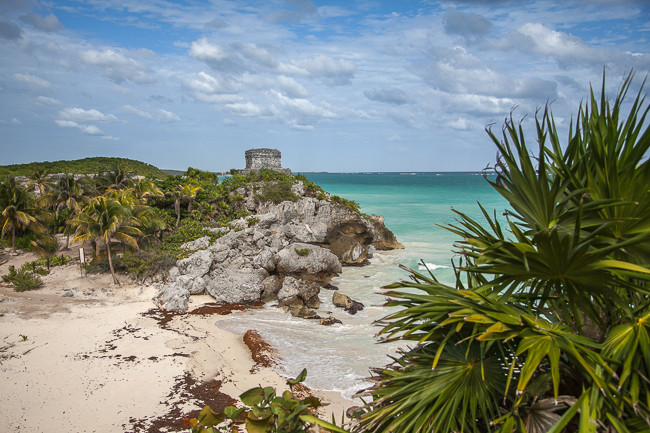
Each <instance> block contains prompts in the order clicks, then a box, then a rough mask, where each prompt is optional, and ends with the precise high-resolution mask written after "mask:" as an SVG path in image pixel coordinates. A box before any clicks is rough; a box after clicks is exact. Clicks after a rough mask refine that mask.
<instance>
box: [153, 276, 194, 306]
mask: <svg viewBox="0 0 650 433" xmlns="http://www.w3.org/2000/svg"><path fill="white" fill-rule="evenodd" d="M189 299H190V292H189V290H187V289H185V288H183V287H182V286H180V285H178V284H176V283H173V284H166V285H164V286H163V287H162V288H161V289H160V291H159V292H158V293H157V294H156V296H155V297H154V298H153V302H154V304H155V305H156V307H158V308H160V309H161V310H166V311H179V312H182V313H184V312H186V311H187V305H188V302H189Z"/></svg>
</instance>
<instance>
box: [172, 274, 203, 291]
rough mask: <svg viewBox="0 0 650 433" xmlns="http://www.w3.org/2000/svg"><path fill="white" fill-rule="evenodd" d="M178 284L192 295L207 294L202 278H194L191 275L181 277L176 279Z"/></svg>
mask: <svg viewBox="0 0 650 433" xmlns="http://www.w3.org/2000/svg"><path fill="white" fill-rule="evenodd" d="M176 284H177V285H178V286H179V287H182V288H183V289H185V290H187V291H188V292H190V295H201V294H203V292H205V281H204V280H203V278H202V277H194V278H192V277H191V276H190V275H180V276H179V277H178V278H176Z"/></svg>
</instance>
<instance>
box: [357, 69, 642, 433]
mask: <svg viewBox="0 0 650 433" xmlns="http://www.w3.org/2000/svg"><path fill="white" fill-rule="evenodd" d="M631 80H632V76H631V75H630V76H628V78H627V79H626V80H625V82H624V83H623V85H622V87H621V90H620V91H619V94H618V95H617V96H616V98H615V99H614V100H610V99H609V98H607V96H606V91H605V79H604V78H603V84H602V90H601V95H600V97H599V98H597V97H596V95H595V94H594V91H593V90H592V91H591V97H590V99H589V102H588V103H586V104H585V105H584V106H581V107H580V110H579V113H578V116H577V117H576V119H575V124H571V125H570V127H569V131H570V135H569V140H568V143H562V142H561V140H560V138H559V137H558V134H557V130H556V127H555V122H554V120H553V116H552V114H551V112H550V109H549V107H548V106H547V107H546V109H545V110H544V111H543V112H541V114H540V115H538V116H536V119H535V120H536V122H535V123H536V132H537V136H536V143H537V146H538V148H537V152H536V153H535V154H533V153H531V151H530V150H529V149H528V147H527V146H526V141H525V137H524V132H523V131H524V128H523V127H522V126H521V123H518V122H515V121H514V120H513V116H512V114H511V115H510V117H509V118H507V119H506V122H505V126H504V128H503V130H502V134H500V136H497V135H496V134H495V133H494V132H493V131H492V130H490V129H488V134H489V136H490V138H491V139H492V141H493V143H494V145H495V146H496V147H497V149H498V159H497V163H496V166H495V168H494V169H495V171H496V174H497V176H496V179H494V180H490V178H488V177H487V176H486V180H487V181H488V182H489V183H490V184H491V186H492V187H493V188H494V189H495V190H496V192H497V193H499V194H500V195H501V196H502V197H503V198H505V199H506V200H507V201H508V204H509V206H508V210H507V211H506V213H505V219H506V222H505V224H503V225H502V222H501V221H499V219H497V218H496V211H495V214H494V216H492V214H491V212H488V210H486V209H484V208H482V207H481V208H480V209H481V211H482V213H483V216H484V221H483V222H482V223H481V222H478V221H475V220H474V219H471V218H470V217H468V216H467V215H465V214H463V213H462V212H458V211H453V212H454V213H455V218H456V219H457V223H455V224H449V225H447V226H446V227H445V228H447V229H448V230H450V231H451V232H452V233H454V234H456V235H457V236H458V239H459V240H458V241H457V242H456V244H455V245H454V246H455V249H456V250H457V251H459V252H460V254H461V257H462V259H461V263H460V266H458V267H456V268H455V274H456V281H455V283H454V284H451V285H449V284H443V283H441V282H440V281H438V280H437V279H436V277H435V276H434V275H433V274H432V273H428V274H427V273H419V272H417V271H414V270H408V272H409V273H410V277H411V279H412V281H402V282H399V283H395V284H392V285H389V286H386V289H387V290H388V291H387V292H385V295H386V296H388V297H389V302H388V304H387V306H389V307H397V308H398V310H397V311H396V312H394V313H392V314H390V315H389V316H388V317H387V318H385V319H384V320H383V321H382V323H383V324H384V328H383V329H382V331H381V332H380V334H381V335H383V338H384V339H383V341H398V340H399V341H402V343H403V344H404V346H405V345H406V344H405V343H406V342H407V341H412V342H413V343H414V346H413V347H412V348H411V349H408V350H406V349H405V350H404V351H402V352H401V353H400V354H399V355H398V356H397V357H396V358H394V360H395V362H394V363H392V364H391V365H389V366H387V367H384V368H380V369H374V370H373V371H374V373H375V374H374V375H375V377H374V378H373V379H374V380H375V385H374V386H373V387H372V388H370V389H369V390H368V391H367V392H368V393H369V394H370V395H371V396H372V397H373V401H372V402H370V403H369V405H368V406H369V409H370V411H369V412H367V413H365V414H363V415H362V416H361V419H360V425H359V428H358V430H359V431H372V432H377V433H383V432H391V433H415V432H418V433H428V432H441V433H449V432H458V431H464V432H472V433H474V432H475V433H483V432H487V431H495V432H507V433H510V432H515V431H516V432H528V433H531V432H536V433H537V432H539V433H542V432H553V433H560V432H564V431H567V432H578V431H579V432H596V431H598V432H601V431H602V432H614V431H616V432H619V433H624V432H625V433H632V432H648V431H650V404H649V402H650V382H649V381H648V377H649V376H648V372H649V371H650V350H649V348H650V266H649V263H650V260H649V258H650V254H649V252H650V225H649V224H648V222H649V221H650V189H649V188H648V179H650V160H648V158H647V155H648V152H649V150H650V129H649V128H648V124H647V120H646V115H647V114H648V113H649V112H650V107H649V106H648V104H647V103H646V102H645V100H644V94H643V85H641V86H640V90H639V93H638V95H637V97H636V98H635V99H634V100H633V101H630V103H627V102H626V104H625V107H628V108H629V110H630V111H629V113H628V114H627V116H625V115H624V114H622V110H623V108H624V104H623V101H624V99H625V96H626V94H627V91H628V89H629V88H630V85H631ZM479 206H480V205H479ZM404 269H406V268H404Z"/></svg>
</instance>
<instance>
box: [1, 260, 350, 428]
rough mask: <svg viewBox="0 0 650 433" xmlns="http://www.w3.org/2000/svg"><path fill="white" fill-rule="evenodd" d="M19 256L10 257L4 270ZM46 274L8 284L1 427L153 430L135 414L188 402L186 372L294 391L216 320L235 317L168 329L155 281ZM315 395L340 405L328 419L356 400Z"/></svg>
mask: <svg viewBox="0 0 650 433" xmlns="http://www.w3.org/2000/svg"><path fill="white" fill-rule="evenodd" d="M71 254H75V253H74V252H71ZM20 260H22V261H24V260H25V256H17V257H11V258H10V262H9V263H7V264H4V265H2V266H0V275H4V274H6V273H7V271H6V268H7V266H8V265H10V264H12V263H18V262H19V261H20ZM18 266H19V265H18ZM42 278H43V281H45V283H46V284H45V286H44V287H42V288H40V289H38V290H35V291H29V292H23V293H16V292H14V291H13V288H12V287H11V286H10V285H9V284H2V283H0V300H1V301H2V302H0V314H2V317H0V432H20V431H48V432H51V433H56V432H65V433H69V432H102V433H109V432H125V431H144V430H137V429H135V430H134V428H133V427H132V422H130V420H131V419H135V420H143V419H148V420H152V419H154V418H156V417H158V416H161V415H163V414H165V413H166V412H167V411H168V410H169V405H170V404H173V403H174V402H176V401H178V400H180V396H171V397H170V396H169V394H170V391H171V390H172V387H173V385H174V384H175V382H176V380H177V379H178V378H181V377H183V376H184V375H185V373H186V372H190V373H191V374H192V376H193V377H195V378H197V379H200V380H203V381H207V380H210V379H213V378H216V379H218V380H220V381H221V382H222V387H221V390H220V391H221V392H223V393H225V394H228V395H230V396H232V397H234V398H235V399H237V396H238V395H239V394H241V393H242V392H244V391H246V390H248V389H250V388H252V387H255V386H258V385H263V386H274V387H276V389H281V390H284V389H287V386H286V385H285V382H286V379H284V378H282V377H280V376H279V375H278V374H276V373H275V372H274V371H273V370H271V369H269V368H257V369H256V372H255V373H254V374H251V373H250V370H251V369H252V368H253V366H254V363H253V361H252V359H251V356H250V352H249V350H248V348H247V347H246V345H244V343H243V341H242V337H241V336H237V335H233V334H229V333H227V332H225V331H222V330H219V329H217V328H216V327H215V326H214V322H215V321H216V320H220V319H223V318H226V317H227V316H219V315H207V316H198V315H182V316H175V317H174V318H173V319H172V320H171V321H170V322H169V323H168V324H167V326H166V327H165V328H166V329H165V328H163V327H161V326H160V325H159V324H158V322H157V321H156V320H155V319H154V318H150V317H144V316H142V313H144V312H146V311H148V310H150V309H151V308H153V302H152V301H151V298H152V297H153V296H154V294H155V290H154V288H153V287H147V286H136V285H132V284H123V285H122V286H121V287H120V286H115V285H113V284H112V282H111V281H112V280H111V276H110V275H90V276H88V277H87V278H82V277H81V276H80V272H79V267H78V266H74V265H71V266H66V267H57V268H53V272H52V273H51V274H50V275H47V276H45V277H42ZM121 280H124V281H122V282H123V283H124V282H126V280H127V278H126V277H124V276H122V277H121ZM66 288H68V289H71V288H76V289H77V290H78V291H77V292H74V293H75V297H74V298H71V297H61V295H62V294H63V293H64V290H63V289H66ZM84 293H85V294H84ZM206 302H212V298H210V297H209V296H193V297H192V304H191V308H192V307H193V308H195V307H197V306H199V305H201V304H203V303H206ZM21 335H22V336H25V337H26V339H24V338H23V337H22V336H21ZM316 395H317V396H319V397H321V398H322V399H323V400H324V401H327V402H330V403H332V404H331V405H330V406H327V408H326V410H325V411H323V413H322V414H321V415H322V416H324V419H326V420H330V419H331V415H330V413H334V414H335V415H336V417H337V419H340V418H341V414H342V413H343V412H344V411H345V409H346V408H347V407H349V406H351V405H352V402H351V401H349V400H346V399H344V398H342V397H341V395H340V394H338V393H323V392H317V393H316ZM200 407H201V404H200V402H192V401H190V402H189V403H186V404H185V406H184V408H185V409H187V410H188V411H189V410H192V409H197V408H200Z"/></svg>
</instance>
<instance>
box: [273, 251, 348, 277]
mask: <svg viewBox="0 0 650 433" xmlns="http://www.w3.org/2000/svg"><path fill="white" fill-rule="evenodd" d="M277 255H278V258H279V261H278V262H277V264H276V270H277V271H278V272H279V273H281V274H285V275H291V274H299V275H301V278H303V279H305V280H308V281H310V282H313V281H318V282H320V283H323V284H328V283H329V282H330V281H331V280H332V278H334V276H337V275H338V274H339V273H340V272H341V270H342V268H341V263H340V262H339V260H338V258H337V257H336V256H335V255H334V254H332V253H331V252H330V251H329V250H327V249H325V248H321V247H318V246H315V245H309V244H303V243H295V244H291V245H289V246H288V247H286V248H284V249H282V251H280V252H279V253H278V254H277Z"/></svg>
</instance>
